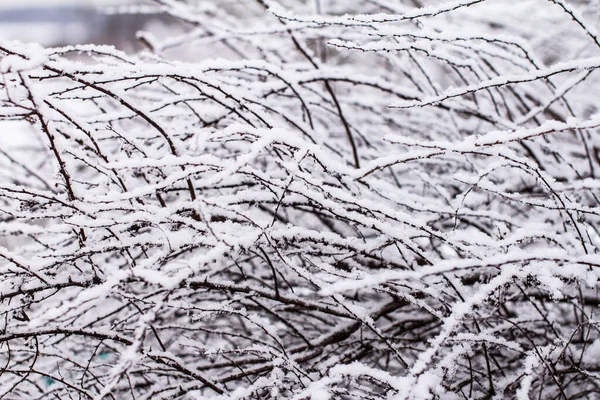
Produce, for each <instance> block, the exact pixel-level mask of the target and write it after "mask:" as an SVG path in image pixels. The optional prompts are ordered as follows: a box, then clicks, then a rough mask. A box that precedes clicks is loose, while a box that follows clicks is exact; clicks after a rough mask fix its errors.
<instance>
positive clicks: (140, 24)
mask: <svg viewBox="0 0 600 400" xmlns="http://www.w3.org/2000/svg"><path fill="white" fill-rule="evenodd" d="M131 3H132V2H131V1H129V0H0V37H2V38H5V39H9V40H19V41H22V42H37V43H40V44H42V45H44V46H49V47H56V46H66V45H75V44H85V43H93V44H108V45H114V46H115V47H117V48H119V49H120V50H124V51H128V52H131V51H136V50H139V49H140V48H141V44H140V43H139V41H137V40H136V39H135V33H136V32H137V31H140V30H150V31H152V30H154V29H153V27H154V28H155V27H157V26H164V25H165V24H169V23H173V21H169V18H168V17H167V16H165V15H164V14H159V13H157V12H156V11H155V9H154V11H153V9H152V8H150V7H141V8H140V7H139V6H137V7H136V9H137V11H140V12H141V13H136V14H134V13H133V12H130V11H133V9H131V10H128V8H129V7H130V6H131ZM135 4H137V5H139V4H143V1H139V0H137V1H135Z"/></svg>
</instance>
